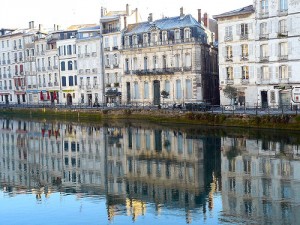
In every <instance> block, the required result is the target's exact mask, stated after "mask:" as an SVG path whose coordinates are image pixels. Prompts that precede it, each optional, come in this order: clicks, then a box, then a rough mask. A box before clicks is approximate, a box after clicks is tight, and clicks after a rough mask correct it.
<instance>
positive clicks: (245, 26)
mask: <svg viewBox="0 0 300 225" xmlns="http://www.w3.org/2000/svg"><path fill="white" fill-rule="evenodd" d="M246 35H248V24H247V23H242V24H241V36H246Z"/></svg>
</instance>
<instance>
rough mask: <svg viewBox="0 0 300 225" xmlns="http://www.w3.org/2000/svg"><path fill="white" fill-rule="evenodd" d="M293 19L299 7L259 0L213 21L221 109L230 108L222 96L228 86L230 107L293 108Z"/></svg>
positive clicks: (297, 55)
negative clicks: (231, 95)
mask: <svg viewBox="0 0 300 225" xmlns="http://www.w3.org/2000/svg"><path fill="white" fill-rule="evenodd" d="M299 13H300V5H299V3H295V2H292V1H291V2H288V1H286V0H279V1H269V0H260V1H254V5H253V6H252V5H250V6H246V7H244V8H242V9H238V10H234V11H231V12H227V13H224V14H221V15H217V16H215V19H217V20H218V24H219V49H220V54H219V62H220V65H219V68H220V90H221V93H220V95H221V104H222V105H226V104H230V99H228V98H226V97H225V96H224V92H223V91H222V90H224V88H225V87H226V85H232V86H234V87H236V88H237V91H238V95H237V97H236V99H235V101H234V103H235V104H236V105H240V106H246V107H256V106H257V107H263V108H265V107H273V108H277V107H281V106H282V107H291V106H293V105H297V106H299V103H300V100H299V97H300V89H299V86H300V85H299V84H300V79H299V78H298V77H297V72H296V71H298V70H299V69H300V68H299V60H300V52H299V50H298V49H299V41H298V39H299V35H300V33H299V32H297V29H299V28H298V25H297V24H299ZM245 53H246V54H245ZM245 56H247V57H245Z"/></svg>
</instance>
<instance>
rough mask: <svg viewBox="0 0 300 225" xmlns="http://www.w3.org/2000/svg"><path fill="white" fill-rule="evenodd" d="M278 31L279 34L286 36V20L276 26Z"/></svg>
mask: <svg viewBox="0 0 300 225" xmlns="http://www.w3.org/2000/svg"><path fill="white" fill-rule="evenodd" d="M278 26H279V27H278V31H279V33H280V34H286V32H287V29H286V20H280V21H279V24H278Z"/></svg>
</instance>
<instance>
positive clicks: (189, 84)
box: [185, 79, 193, 99]
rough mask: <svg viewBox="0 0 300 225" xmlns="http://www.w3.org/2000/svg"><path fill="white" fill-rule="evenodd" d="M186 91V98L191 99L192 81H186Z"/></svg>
mask: <svg viewBox="0 0 300 225" xmlns="http://www.w3.org/2000/svg"><path fill="white" fill-rule="evenodd" d="M185 90H186V93H185V94H186V98H187V99H191V98H192V90H193V88H192V81H191V80H190V79H186V80H185Z"/></svg>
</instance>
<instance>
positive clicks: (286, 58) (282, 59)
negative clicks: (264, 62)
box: [278, 55, 288, 61]
mask: <svg viewBox="0 0 300 225" xmlns="http://www.w3.org/2000/svg"><path fill="white" fill-rule="evenodd" d="M278 60H279V61H287V60H288V55H280V56H278Z"/></svg>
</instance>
